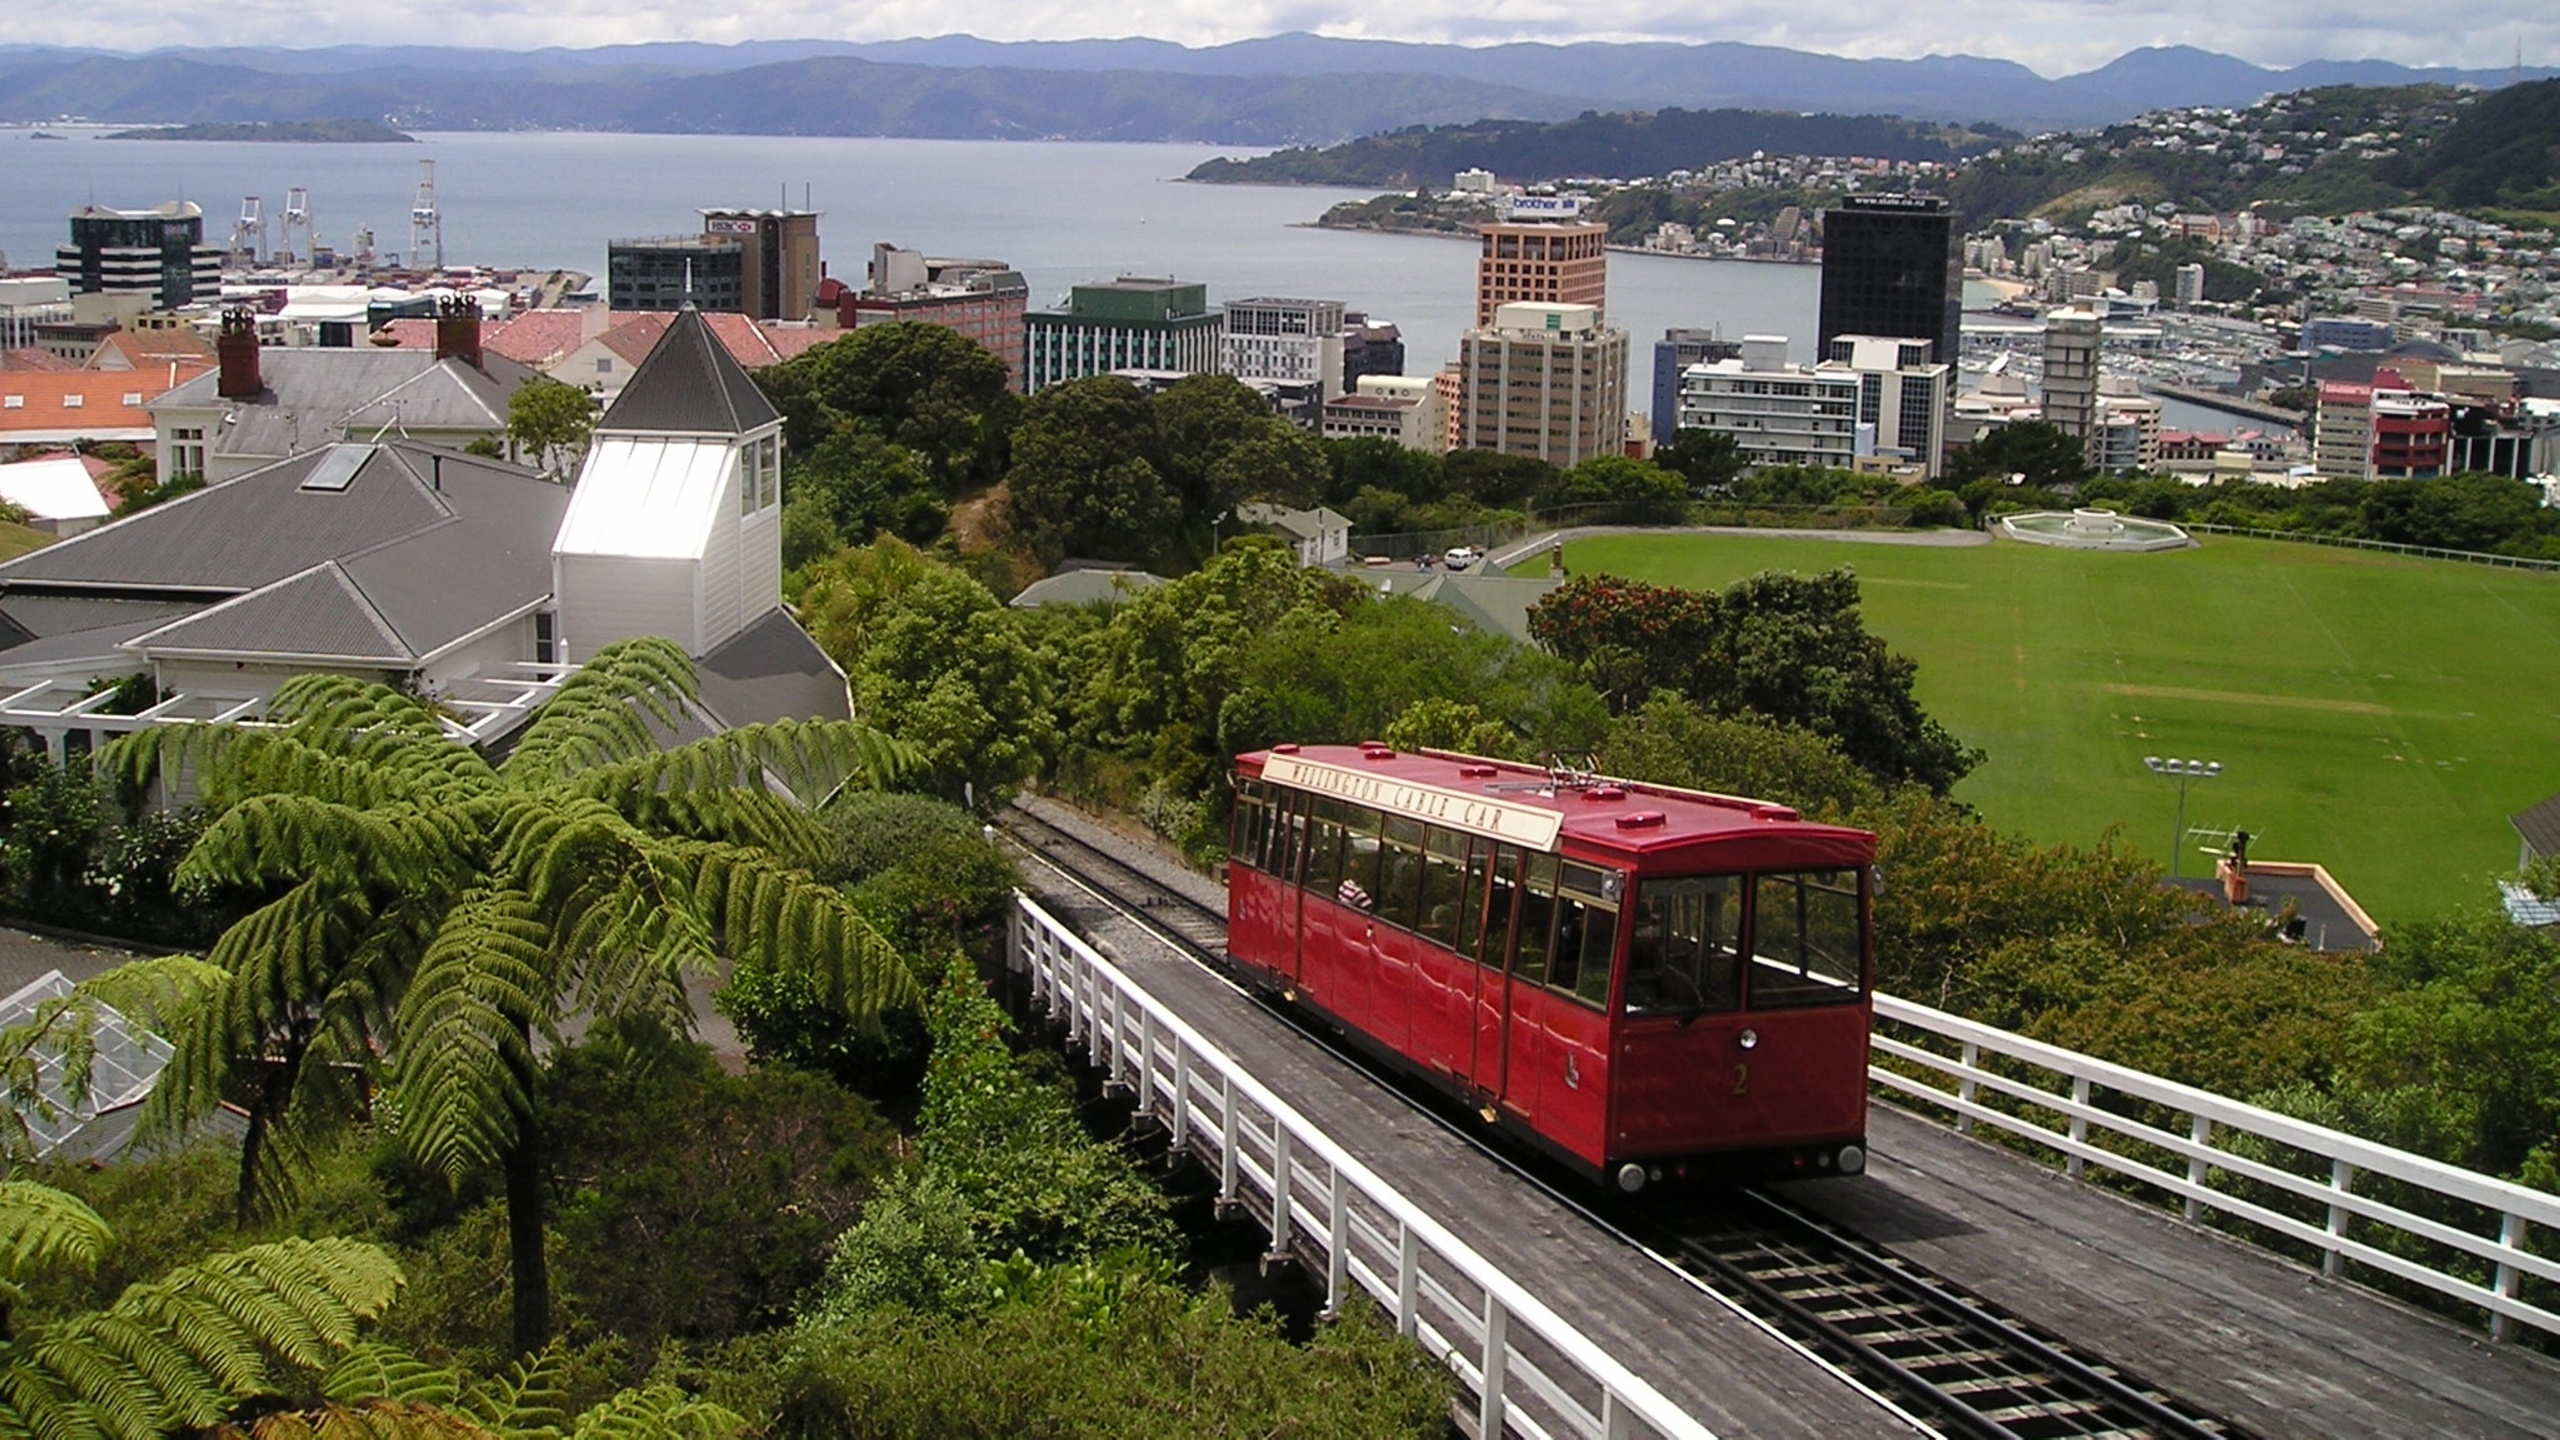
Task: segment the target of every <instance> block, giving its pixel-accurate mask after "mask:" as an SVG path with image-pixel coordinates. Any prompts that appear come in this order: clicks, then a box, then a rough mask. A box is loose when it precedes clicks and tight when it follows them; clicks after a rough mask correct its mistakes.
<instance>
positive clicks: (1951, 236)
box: [1813, 195, 1964, 365]
mask: <svg viewBox="0 0 2560 1440" xmlns="http://www.w3.org/2000/svg"><path fill="white" fill-rule="evenodd" d="M1963 317H1964V232H1963V231H1961V230H1959V229H1957V228H1956V214H1955V212H1954V211H1953V210H1950V209H1948V208H1947V202H1946V201H1944V200H1941V199H1939V198H1938V197H1937V196H1934V195H1853V196H1851V197H1849V198H1848V199H1846V200H1843V201H1841V202H1840V203H1839V204H1837V205H1834V206H1832V207H1831V208H1830V209H1828V210H1825V211H1824V212H1823V213H1822V315H1821V320H1820V323H1819V325H1818V327H1817V328H1818V330H1819V333H1818V335H1817V336H1816V338H1815V341H1814V348H1813V353H1815V354H1816V355H1828V354H1830V353H1831V339H1832V337H1833V336H1835V335H1881V336H1889V337H1894V338H1898V339H1908V340H1926V341H1928V342H1929V343H1930V346H1931V349H1932V351H1933V353H1932V354H1931V355H1930V356H1929V358H1930V359H1931V360H1932V361H1935V362H1937V363H1939V364H1943V365H1953V364H1954V363H1956V350H1957V345H1958V339H1959V336H1958V327H1959V325H1960V324H1961V323H1962V320H1963Z"/></svg>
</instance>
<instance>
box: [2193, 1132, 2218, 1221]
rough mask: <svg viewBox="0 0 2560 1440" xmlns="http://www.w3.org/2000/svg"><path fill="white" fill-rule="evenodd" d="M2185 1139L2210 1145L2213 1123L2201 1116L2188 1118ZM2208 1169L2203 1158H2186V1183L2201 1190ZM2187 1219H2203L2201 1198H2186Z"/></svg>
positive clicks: (2198, 1156)
mask: <svg viewBox="0 0 2560 1440" xmlns="http://www.w3.org/2000/svg"><path fill="white" fill-rule="evenodd" d="M2187 1138H2188V1139H2190V1140H2193V1141H2194V1142H2196V1143H2197V1144H2198V1145H2210V1144H2212V1143H2213V1122H2212V1121H2211V1120H2208V1119H2206V1118H2205V1117H2204V1116H2202V1115H2190V1116H2188V1117H2187ZM2210 1168H2211V1167H2210V1166H2208V1165H2206V1164H2205V1158H2204V1157H2203V1156H2201V1155H2190V1156H2188V1157H2187V1183H2188V1184H2190V1185H2193V1186H2195V1187H2197V1188H2198V1189H2202V1188H2203V1187H2204V1181H2205V1175H2206V1173H2207V1171H2208V1170H2210ZM2187 1218H2188V1219H2190V1220H2200V1219H2202V1218H2204V1199H2203V1197H2201V1196H2197V1195H2190V1196H2188V1197H2187Z"/></svg>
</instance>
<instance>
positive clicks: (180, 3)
mask: <svg viewBox="0 0 2560 1440" xmlns="http://www.w3.org/2000/svg"><path fill="white" fill-rule="evenodd" d="M0 9H5V11H6V13H5V14H0V42H10V41H16V42H26V43H47V44H75V45H96V46H102V47H107V48H113V49H122V50H129V49H143V48H148V47H150V46H154V45H226V44H270V45H293V46H311V45H327V44H339V43H363V44H392V43H428V44H456V45H483V46H496V47H504V48H531V47H536V46H543V45H568V46H586V45H602V44H613V43H620V42H629V41H646V40H701V41H713V42H727V41H737V40H783V39H805V38H829V39H846V40H881V39H894V38H899V37H905V36H915V35H941V34H950V33H955V32H958V33H967V34H972V35H981V36H985V37H987V38H989V39H998V40H1035V39H1037V40H1062V39H1079V38H1087V37H1093V36H1105V35H1151V36H1156V37H1159V38H1162V39H1168V40H1176V41H1180V42H1182V43H1184V44H1188V45H1205V44H1216V43H1219V42H1222V41H1228V40H1239V39H1245V38H1248V37H1251V36H1256V35H1271V34H1277V33H1280V32H1283V31H1290V30H1310V31H1315V32H1318V33H1321V34H1327V35H1344V36H1362V37H1371V38H1380V39H1396V40H1431V41H1459V42H1464V43H1487V42H1493V41H1503V40H1547V41H1569V40H1679V41H1704V40H1744V41H1753V42H1758V43H1762V44H1771V45H1787V46H1793V47H1795V48H1798V49H1805V50H1820V51H1826V52H1829V53H1832V54H1843V55H1857V56H1905V57H1907V56H1918V55H1925V54H1931V53H1967V54H1976V55H1991V56H1998V57H2000V58H2004V59H2011V60H2018V61H2022V62H2024V63H2025V64H2027V65H2030V66H2032V67H2034V68H2035V69H2037V70H2039V71H2041V72H2043V73H2045V74H2047V75H2060V74H2065V73H2069V72H2071V71H2075V70H2082V69H2088V68H2091V67H2094V66H2097V65H2100V64H2103V63H2105V62H2106V61H2107V60H2109V59H2112V58H2113V57H2115V56H2116V55H2118V54H2121V53H2122V52H2124V51H2126V50H2129V49H2133V48H2135V47H2137V46H2143V45H2170V44H2189V45H2198V46H2202V47H2204V48H2206V49H2211V50H2219V51H2222V52H2224V53H2227V54H2233V55H2239V56H2241V57H2243V58H2246V59H2249V60H2254V61H2257V62H2258V63H2260V64H2263V65H2291V64H2294V63H2297V62H2299V61H2303V60H2310V59H2361V58H2378V59H2387V60H2397V61H2401V62H2403V63H2405V64H2413V65H2465V66H2504V65H2506V64H2508V63H2509V62H2510V61H2511V60H2512V59H2513V58H2514V55H2515V47H2516V45H2517V43H2518V42H2519V41H2521V42H2522V43H2523V46H2524V55H2525V61H2526V63H2527V64H2534V65H2548V64H2552V63H2555V62H2560V6H2553V5H2551V4H2550V3H2548V0H2465V3H2464V4H2463V5H2461V6H2460V7H2459V10H2460V15H2461V24H2460V25H2459V26H2458V27H2457V29H2456V30H2455V31H2454V32H2453V33H2450V34H2448V33H2446V32H2445V31H2444V30H2442V29H2441V28H2440V27H2433V26H2429V25H2427V24H2425V23H2422V21H2421V19H2420V17H2421V16H2423V15H2424V14H2425V13H2426V11H2425V9H2424V7H2413V6H2411V5H2410V4H2408V3H2407V0H2253V3H2243V4H2238V5H2234V4H2231V3H2229V0H1918V3H1911V4H1900V5H1865V4H1859V5H1841V4H1829V5H1815V4H1807V3H1804V0H1395V3H1393V4H1388V5H1380V4H1376V3H1374V0H1372V3H1367V4H1354V3H1351V0H1121V3H1114V4H1108V5H1105V4H1098V3H1093V0H877V3H869V4H830V3H825V0H727V3H725V4H721V5H704V4H702V3H701V0H542V3H533V0H401V3H397V4H392V5H345V4H322V3H320V0H222V3H218V4H208V3H205V0H118V3H116V4H114V5H101V6H73V5H46V4H36V3H12V4H9V5H7V6H5V7H0Z"/></svg>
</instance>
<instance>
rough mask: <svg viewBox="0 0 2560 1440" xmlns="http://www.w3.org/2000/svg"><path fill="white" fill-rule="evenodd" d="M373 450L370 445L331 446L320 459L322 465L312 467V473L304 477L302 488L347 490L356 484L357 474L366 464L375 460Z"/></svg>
mask: <svg viewBox="0 0 2560 1440" xmlns="http://www.w3.org/2000/svg"><path fill="white" fill-rule="evenodd" d="M373 449H374V447H372V446H370V445H332V446H330V447H329V449H328V451H327V452H326V453H325V454H323V455H322V456H321V457H320V463H319V464H317V465H314V466H312V467H311V473H310V474H309V475H307V476H305V477H303V481H302V488H303V489H305V490H344V489H346V488H347V487H348V486H349V485H351V484H353V483H354V482H355V478H356V472H357V471H358V470H361V469H363V468H364V462H366V461H367V460H370V459H372V458H373Z"/></svg>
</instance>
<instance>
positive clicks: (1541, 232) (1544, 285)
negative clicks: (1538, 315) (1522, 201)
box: [1476, 222, 1609, 326]
mask: <svg viewBox="0 0 2560 1440" xmlns="http://www.w3.org/2000/svg"><path fill="white" fill-rule="evenodd" d="M1477 234H1478V235H1479V236H1480V237H1481V240H1482V246H1483V248H1482V251H1481V252H1480V253H1479V254H1478V255H1477V257H1476V324H1478V325H1479V326H1483V325H1491V324H1493V323H1494V317H1493V312H1494V311H1495V310H1497V309H1499V308H1500V307H1502V306H1504V305H1509V304H1512V303H1514V302H1515V301H1517V302H1526V303H1529V304H1534V305H1588V306H1590V307H1591V313H1592V315H1593V316H1594V322H1593V323H1595V324H1597V323H1599V322H1601V321H1604V320H1606V319H1607V318H1608V292H1609V227H1608V226H1606V225H1601V224H1596V223H1575V224H1564V225H1552V224H1541V223H1535V222H1519V223H1512V222H1505V223H1501V224H1494V225H1483V226H1478V227H1477Z"/></svg>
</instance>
